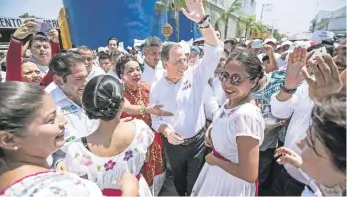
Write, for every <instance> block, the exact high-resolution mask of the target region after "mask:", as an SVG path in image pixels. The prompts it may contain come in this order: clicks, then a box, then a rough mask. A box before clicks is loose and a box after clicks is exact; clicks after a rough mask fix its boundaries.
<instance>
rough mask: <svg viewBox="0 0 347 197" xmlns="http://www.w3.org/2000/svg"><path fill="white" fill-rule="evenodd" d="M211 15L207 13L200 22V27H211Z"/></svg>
mask: <svg viewBox="0 0 347 197" xmlns="http://www.w3.org/2000/svg"><path fill="white" fill-rule="evenodd" d="M209 17H210V15H206V16H205V17H204V18H202V19H201V20H200V21H199V22H198V26H199V28H209V27H210V22H209V20H208V18H209Z"/></svg>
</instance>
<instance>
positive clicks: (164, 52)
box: [160, 42, 202, 62]
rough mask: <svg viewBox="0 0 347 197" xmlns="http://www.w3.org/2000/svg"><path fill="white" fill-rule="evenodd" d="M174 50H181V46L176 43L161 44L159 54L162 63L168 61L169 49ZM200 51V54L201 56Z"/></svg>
mask: <svg viewBox="0 0 347 197" xmlns="http://www.w3.org/2000/svg"><path fill="white" fill-rule="evenodd" d="M176 48H183V47H182V45H181V44H179V43H176V42H166V43H165V44H163V48H162V50H161V53H160V56H161V57H160V58H161V61H162V62H166V61H168V60H169V59H170V51H171V49H176ZM201 51H202V50H200V54H201Z"/></svg>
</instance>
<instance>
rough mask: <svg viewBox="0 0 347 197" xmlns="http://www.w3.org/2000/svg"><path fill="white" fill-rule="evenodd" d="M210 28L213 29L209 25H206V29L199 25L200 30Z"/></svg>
mask: <svg viewBox="0 0 347 197" xmlns="http://www.w3.org/2000/svg"><path fill="white" fill-rule="evenodd" d="M209 27H211V25H210V24H208V25H206V26H204V27H203V26H200V25H199V28H200V29H205V28H209Z"/></svg>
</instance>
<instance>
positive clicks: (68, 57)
mask: <svg viewBox="0 0 347 197" xmlns="http://www.w3.org/2000/svg"><path fill="white" fill-rule="evenodd" d="M84 62H85V59H84V57H82V56H81V55H79V54H77V53H76V52H70V51H69V52H65V53H58V54H57V55H55V56H54V57H53V58H52V59H51V61H50V62H49V70H50V71H51V72H52V73H53V75H57V76H59V77H62V78H63V81H64V82H66V77H67V76H68V75H70V74H71V68H73V67H75V66H76V64H78V63H84Z"/></svg>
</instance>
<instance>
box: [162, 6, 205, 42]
mask: <svg viewBox="0 0 347 197" xmlns="http://www.w3.org/2000/svg"><path fill="white" fill-rule="evenodd" d="M203 2H204V5H205V4H206V2H207V0H204V1H203ZM166 6H167V11H168V12H171V13H174V19H175V30H176V32H175V35H176V41H177V42H179V41H180V39H179V35H180V27H179V24H180V19H179V16H180V15H179V12H180V11H181V8H185V9H187V5H186V1H185V0H161V1H159V2H157V3H156V9H157V11H158V12H163V11H165V7H166Z"/></svg>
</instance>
